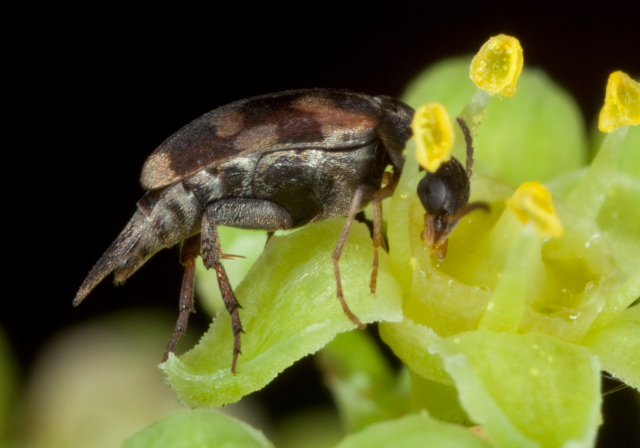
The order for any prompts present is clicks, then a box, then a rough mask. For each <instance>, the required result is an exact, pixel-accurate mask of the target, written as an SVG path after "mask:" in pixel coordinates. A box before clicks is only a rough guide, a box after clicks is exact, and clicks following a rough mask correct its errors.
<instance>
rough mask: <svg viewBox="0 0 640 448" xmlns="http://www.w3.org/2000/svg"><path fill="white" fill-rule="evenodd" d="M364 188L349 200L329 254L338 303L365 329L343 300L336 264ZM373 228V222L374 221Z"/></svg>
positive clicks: (355, 322) (352, 320)
mask: <svg viewBox="0 0 640 448" xmlns="http://www.w3.org/2000/svg"><path fill="white" fill-rule="evenodd" d="M363 193H364V190H363V188H358V189H357V190H356V194H355V195H354V196H353V199H352V200H351V205H350V206H349V214H348V215H347V219H346V221H345V222H344V226H343V227H342V233H341V234H340V239H339V240H338V244H337V245H336V248H335V250H334V251H333V255H332V256H331V258H332V260H333V272H334V274H335V276H336V294H337V296H338V300H339V301H340V305H342V310H343V311H344V314H346V315H347V317H348V318H349V319H350V320H351V322H353V323H354V324H356V325H357V326H358V328H360V329H361V330H364V329H365V325H364V324H363V323H362V322H360V319H358V317H357V316H356V315H355V314H353V312H352V311H351V310H350V309H349V305H347V302H345V300H344V294H343V293H342V281H341V280H340V267H339V266H338V261H339V260H340V255H341V254H342V249H343V248H344V245H345V243H346V242H347V238H348V237H349V231H350V230H351V224H352V223H353V220H354V219H355V217H356V214H357V213H358V211H359V210H360V205H361V203H362V196H363ZM374 228H375V223H374Z"/></svg>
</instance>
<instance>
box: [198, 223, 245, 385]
mask: <svg viewBox="0 0 640 448" xmlns="http://www.w3.org/2000/svg"><path fill="white" fill-rule="evenodd" d="M207 218H208V213H206V212H205V217H204V218H203V220H202V260H203V261H204V265H205V266H206V267H207V269H211V268H213V269H215V271H216V276H217V278H218V286H219V288H220V294H221V295H222V301H223V302H224V306H225V308H226V309H227V311H228V312H229V315H230V316H231V329H232V331H233V360H232V362H231V372H232V373H237V371H236V364H237V363H238V355H240V333H242V332H243V330H242V323H241V322H240V315H239V314H238V308H241V306H240V304H239V303H238V299H236V295H235V294H234V293H233V289H232V288H231V283H230V282H229V277H228V276H227V271H225V269H224V266H222V263H221V262H220V260H221V259H222V258H223V254H222V249H221V247H220V237H219V236H218V228H217V226H216V225H215V224H213V223H212V222H210V219H207Z"/></svg>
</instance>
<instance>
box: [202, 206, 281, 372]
mask: <svg viewBox="0 0 640 448" xmlns="http://www.w3.org/2000/svg"><path fill="white" fill-rule="evenodd" d="M247 209H250V210H253V211H254V213H252V214H250V215H247V213H246V210H247ZM292 223H293V220H292V218H291V215H290V214H289V213H288V212H287V211H286V210H285V209H284V208H283V207H281V206H280V205H278V204H276V203H274V202H271V201H267V200H263V199H246V198H244V199H237V198H236V199H233V198H231V199H220V200H218V201H215V202H213V203H211V204H209V205H208V206H207V208H206V209H205V212H204V215H203V217H202V231H201V238H202V259H203V261H204V265H205V266H206V268H207V269H211V268H213V269H215V271H216V274H217V278H218V286H219V287H220V293H221V295H222V300H223V302H224V305H225V307H226V308H227V311H228V312H229V315H230V316H231V329H232V330H233V361H232V362H231V371H232V372H233V373H237V371H236V365H237V363H238V355H240V333H243V330H242V324H241V323H240V315H239V314H238V308H241V306H240V304H239V303H238V299H236V296H235V294H234V292H233V289H232V288H231V283H229V277H228V276H227V272H226V271H225V269H224V266H222V263H221V262H220V260H222V259H224V258H225V256H224V255H223V253H222V248H221V247H220V237H219V236H218V229H217V226H218V225H228V226H231V227H239V228H244V229H262V230H277V229H290V228H291V227H292V225H293V224H292Z"/></svg>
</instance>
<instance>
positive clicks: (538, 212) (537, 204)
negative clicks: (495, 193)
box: [507, 182, 562, 237]
mask: <svg viewBox="0 0 640 448" xmlns="http://www.w3.org/2000/svg"><path fill="white" fill-rule="evenodd" d="M507 206H508V207H509V208H510V209H511V211H513V213H515V215H516V217H517V218H518V219H519V220H520V221H521V222H522V223H523V224H527V223H532V224H533V225H534V226H535V228H536V230H537V231H538V232H539V233H540V234H541V235H542V236H543V237H549V236H556V237H557V236H560V235H562V225H561V224H560V220H559V219H558V215H556V212H555V210H554V208H553V201H552V199H551V193H549V190H547V189H546V188H545V187H544V186H543V185H542V184H540V183H538V182H525V183H523V184H522V185H520V187H518V189H517V190H516V192H515V193H514V194H513V196H511V198H509V199H508V200H507Z"/></svg>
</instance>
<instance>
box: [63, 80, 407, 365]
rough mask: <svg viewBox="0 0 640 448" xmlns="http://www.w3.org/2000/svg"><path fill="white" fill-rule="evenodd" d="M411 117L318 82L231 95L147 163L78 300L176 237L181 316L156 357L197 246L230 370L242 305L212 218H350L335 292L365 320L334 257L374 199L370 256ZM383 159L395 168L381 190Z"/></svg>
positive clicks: (271, 221)
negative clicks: (220, 308)
mask: <svg viewBox="0 0 640 448" xmlns="http://www.w3.org/2000/svg"><path fill="white" fill-rule="evenodd" d="M413 113H414V111H413V109H412V108H411V107H409V106H407V105H406V104H404V103H402V102H400V101H398V100H395V99H393V98H389V97H385V96H378V97H374V96H367V95H361V94H357V93H353V92H347V91H341V90H328V89H317V90H297V91H288V92H281V93H274V94H270V95H264V96H259V97H255V98H249V99H245V100H241V101H237V102H234V103H231V104H229V105H226V106H223V107H220V108H218V109H215V110H213V111H211V112H209V113H207V114H205V115H203V116H202V117H200V118H198V119H196V120H195V121H193V122H191V123H189V124H187V125H186V126H185V127H184V128H182V129H181V130H179V131H178V132H176V133H175V134H173V135H172V136H171V137H169V138H168V139H167V140H166V141H165V142H164V143H162V144H161V145H160V146H159V147H158V148H157V149H156V150H155V151H154V152H153V153H152V154H151V156H150V157H149V158H148V159H147V161H146V162H145V164H144V167H143V169H142V177H141V182H142V186H143V187H144V188H145V190H147V192H146V193H145V194H144V196H143V197H142V199H140V201H139V202H138V204H137V205H138V209H137V210H136V212H135V213H134V215H133V217H132V218H131V220H130V221H129V223H128V224H127V226H126V227H125V229H124V230H123V231H122V233H120V235H119V236H118V237H117V239H116V240H115V241H114V242H113V244H112V245H111V246H110V247H109V248H108V249H107V251H106V252H105V253H104V255H102V257H101V258H100V259H99V260H98V262H97V263H96V265H95V266H94V267H93V269H92V270H91V271H90V272H89V275H88V276H87V278H86V279H85V281H84V282H83V284H82V286H81V287H80V289H79V291H78V293H77V295H76V297H75V299H74V301H73V303H74V305H78V304H79V303H80V302H82V301H83V300H84V298H85V297H86V296H87V294H89V292H90V291H91V290H92V289H93V288H94V287H95V286H96V285H97V284H98V283H99V282H100V281H102V280H103V279H104V278H105V277H106V276H107V275H109V274H111V273H113V275H114V279H115V282H116V283H121V282H123V281H124V280H126V279H127V278H128V277H129V276H131V275H132V274H133V273H134V272H135V271H136V270H137V269H138V268H139V267H140V266H142V265H143V264H144V263H145V262H146V261H147V260H148V259H149V258H150V257H151V256H153V255H154V254H155V253H156V252H157V251H159V250H160V249H163V248H166V247H171V246H174V245H175V244H177V243H179V242H182V249H181V254H180V258H181V261H182V263H184V265H185V273H184V279H183V283H182V290H181V295H180V312H179V316H178V321H177V323H176V328H175V330H174V333H173V336H172V338H171V340H170V341H169V344H168V345H167V349H166V351H165V354H164V357H163V361H164V360H166V358H167V356H168V353H169V352H170V351H172V350H173V348H174V346H175V345H176V343H177V342H178V339H179V338H180V336H181V335H182V334H183V333H184V332H185V330H186V327H187V322H188V317H189V313H190V312H191V311H193V309H194V303H193V283H194V276H195V258H196V257H197V256H198V255H199V254H202V258H203V261H204V264H205V266H206V267H207V268H209V269H211V268H213V269H215V270H216V273H217V278H218V284H219V287H220V291H221V293H222V299H223V301H224V303H225V306H226V308H227V311H228V312H229V313H230V315H231V325H232V329H233V334H234V348H233V362H232V366H231V370H232V371H233V372H235V371H236V363H237V360H238V354H239V353H240V333H241V332H242V325H241V323H240V316H239V314H238V307H239V304H238V301H237V300H236V297H235V294H234V293H233V290H232V289H231V285H230V284H229V279H228V278H227V274H226V272H225V269H224V267H223V266H222V264H221V262H220V260H222V259H224V258H228V257H229V256H226V255H224V254H223V253H222V251H221V248H220V239H219V237H218V231H217V226H219V225H225V226H231V227H237V228H243V229H259V230H267V231H270V232H272V231H275V230H280V229H292V228H296V227H301V226H304V225H305V224H308V223H311V222H315V221H320V220H324V219H328V218H334V217H341V216H346V217H347V219H346V222H345V224H344V227H343V230H342V234H341V235H340V239H339V241H338V244H337V246H336V249H335V251H334V253H333V257H332V258H333V262H334V271H335V277H336V284H337V296H338V299H339V300H340V303H341V305H342V308H343V310H344V312H345V314H346V315H347V316H348V317H349V318H350V319H351V321H353V322H354V323H355V324H356V325H358V326H359V327H363V325H362V323H361V322H360V321H359V320H358V318H357V317H356V316H355V315H354V314H353V313H352V312H351V310H350V309H349V307H348V306H347V303H346V302H345V300H344V297H343V294H342V286H341V282H340V272H339V268H338V260H339V258H340V254H341V252H342V248H343V246H344V244H345V242H346V240H347V236H348V234H349V230H350V228H351V224H352V222H353V220H354V218H355V216H356V214H357V213H358V212H359V211H360V210H361V209H362V208H363V207H364V206H365V205H366V204H367V203H369V202H370V201H372V200H373V203H374V209H375V210H376V212H375V215H376V216H375V218H374V251H376V252H377V248H378V246H379V245H380V244H381V241H382V237H381V234H382V232H381V222H382V221H381V212H380V211H381V202H382V200H383V199H384V198H385V197H388V196H390V195H391V193H392V192H393V188H394V187H395V184H396V182H397V180H398V177H399V176H400V172H401V170H402V166H403V164H404V157H403V155H402V150H403V149H404V146H405V143H406V142H407V140H408V139H409V137H410V135H411V130H410V128H409V124H410V122H411V119H412V117H413ZM389 165H391V166H392V167H393V176H392V178H391V179H388V185H387V186H386V187H384V188H381V186H382V183H383V174H384V172H385V169H386V168H387V166H389ZM385 178H388V176H385ZM376 262H377V257H375V258H374V264H375V263H376ZM376 268H377V266H375V265H374V268H373V271H372V279H371V289H372V291H375V285H376V280H375V275H376V270H377V269H376Z"/></svg>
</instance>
